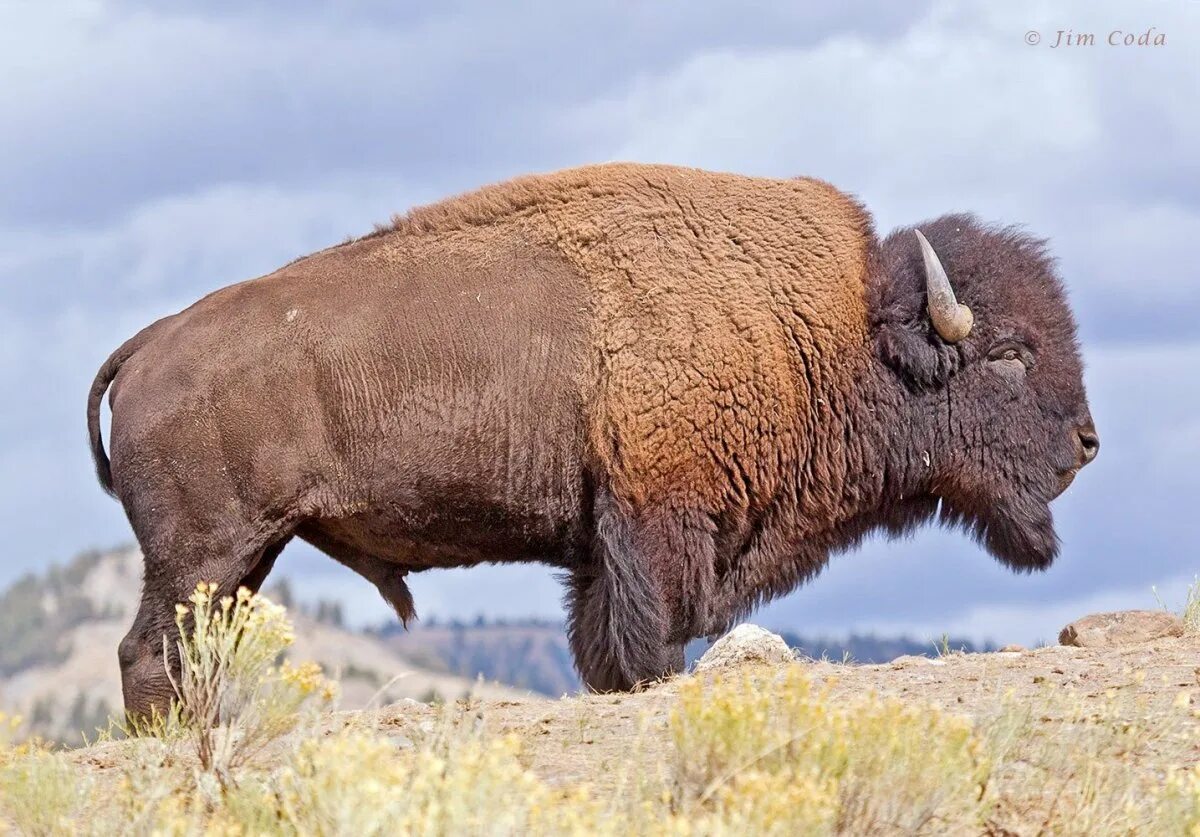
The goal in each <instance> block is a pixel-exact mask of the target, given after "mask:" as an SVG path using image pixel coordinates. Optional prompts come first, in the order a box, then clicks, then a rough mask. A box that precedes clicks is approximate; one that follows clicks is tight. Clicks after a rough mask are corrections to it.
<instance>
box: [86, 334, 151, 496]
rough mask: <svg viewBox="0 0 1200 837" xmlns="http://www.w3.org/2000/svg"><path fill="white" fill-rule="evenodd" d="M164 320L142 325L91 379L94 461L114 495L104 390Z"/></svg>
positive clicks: (90, 433) (104, 484) (89, 415)
mask: <svg viewBox="0 0 1200 837" xmlns="http://www.w3.org/2000/svg"><path fill="white" fill-rule="evenodd" d="M162 322H165V321H164V320H159V321H158V322H156V323H153V324H152V325H149V326H147V327H146V328H144V329H142V330H141V331H139V332H138V333H137V334H135V335H134V336H133V337H131V338H130V339H129V340H126V341H125V343H124V344H122V345H121V347H120V348H119V349H117V350H116V351H115V352H113V353H112V354H111V355H109V357H108V360H106V361H104V365H102V366H101V367H100V371H99V372H97V373H96V380H95V381H93V382H92V389H91V392H89V393H88V405H87V423H88V438H89V440H90V442H91V446H92V461H93V462H94V463H95V464H96V477H97V479H99V480H100V485H101V487H102V488H103V489H104V490H105V492H107V493H108V494H109V495H110V496H113V497H115V496H116V492H115V491H114V490H113V479H112V466H111V464H110V463H109V461H108V454H107V453H105V451H104V439H103V438H102V437H101V433H100V405H101V403H103V401H104V393H105V392H107V391H108V385H109V384H111V383H112V381H113V379H114V378H116V377H117V373H118V372H119V371H120V370H121V365H122V364H124V363H125V361H127V360H129V358H131V357H133V355H134V353H135V352H137V350H138V349H140V348H141V347H142V346H144V345H145V344H146V342H147V341H148V340H149V339H150V336H151V334H152V332H153V331H154V330H155V328H156V326H158V325H159V324H160V323H162Z"/></svg>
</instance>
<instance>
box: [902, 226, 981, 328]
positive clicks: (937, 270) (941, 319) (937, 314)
mask: <svg viewBox="0 0 1200 837" xmlns="http://www.w3.org/2000/svg"><path fill="white" fill-rule="evenodd" d="M913 232H915V233H916V234H917V240H918V241H920V242H921V255H922V256H924V257H925V296H926V299H927V300H928V302H929V319H931V320H933V327H934V328H935V329H937V333H938V334H939V335H941V338H942V339H943V340H945V341H946V342H947V343H957V342H958V341H959V340H962V339H963V338H964V337H966V336H967V335H968V334H970V333H971V326H972V324H973V323H974V322H975V315H974V314H972V313H971V309H970V308H968V307H967V306H965V305H962V304H960V303H959V301H958V300H957V299H956V298H955V296H954V288H952V287H950V278H949V277H948V276H946V268H944V267H942V261H941V259H939V258H938V255H937V253H935V252H934V250H933V247H932V246H931V245H930V244H929V241H928V240H927V239H926V238H925V236H923V235H922V234H921V231H920V230H913Z"/></svg>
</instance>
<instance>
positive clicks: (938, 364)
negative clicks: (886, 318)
mask: <svg viewBox="0 0 1200 837" xmlns="http://www.w3.org/2000/svg"><path fill="white" fill-rule="evenodd" d="M923 325H925V324H923ZM928 332H929V330H928V328H919V327H917V326H915V325H910V324H907V323H898V322H890V323H883V324H880V325H878V326H877V327H876V330H875V350H876V351H877V352H878V353H879V357H880V359H881V360H882V361H883V362H884V363H885V364H887V365H888V366H889V367H891V369H892V370H893V371H894V372H895V373H896V374H897V375H899V376H900V378H902V379H903V380H904V382H905V383H906V384H907V385H908V386H909V387H910V388H911V389H914V390H924V389H936V388H938V387H941V386H943V385H944V384H945V383H946V381H948V380H949V379H950V376H951V375H952V374H954V372H955V371H956V370H957V369H958V365H959V354H958V352H956V351H955V350H954V349H952V348H951V347H949V346H947V345H945V344H943V343H941V342H940V341H939V342H935V338H931V335H930V334H929V333H928Z"/></svg>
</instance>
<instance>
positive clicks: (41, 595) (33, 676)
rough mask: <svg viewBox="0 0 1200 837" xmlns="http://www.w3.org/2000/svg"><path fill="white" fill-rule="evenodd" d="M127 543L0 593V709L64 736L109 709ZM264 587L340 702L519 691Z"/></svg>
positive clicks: (113, 707)
mask: <svg viewBox="0 0 1200 837" xmlns="http://www.w3.org/2000/svg"><path fill="white" fill-rule="evenodd" d="M141 570H142V562H141V555H140V553H139V552H138V551H137V550H136V549H117V550H112V551H108V552H88V553H85V554H83V555H80V556H78V557H77V558H76V559H74V560H73V561H71V562H70V563H69V564H67V565H65V566H63V567H54V568H51V569H50V570H48V571H47V572H46V573H45V574H43V575H40V576H35V575H29V576H26V577H24V578H22V579H20V580H19V581H17V582H16V583H15V584H13V585H12V586H11V587H9V588H8V589H7V590H5V591H4V592H3V593H0V709H2V710H4V711H6V712H8V713H10V714H14V713H16V714H20V715H21V716H23V717H24V718H25V719H26V721H27V722H28V724H29V727H30V728H31V730H32V731H33V732H36V733H37V734H39V735H41V736H43V737H45V738H48V739H51V740H56V741H62V742H64V743H72V744H75V743H79V741H80V740H81V739H80V735H81V733H83V734H87V735H89V736H92V737H94V731H95V729H96V728H97V727H104V726H106V725H107V721H108V718H109V717H110V715H112V714H113V713H114V712H119V710H120V708H121V706H122V701H121V679H120V672H119V669H118V667H117V643H118V642H120V640H121V637H122V636H124V634H125V631H126V630H127V629H128V627H129V624H130V622H131V621H132V619H133V613H134V609H135V608H136V606H137V602H138V597H139V595H140V589H141ZM266 592H267V595H268V596H271V597H272V598H273V599H275V600H276V601H279V602H280V603H281V604H285V605H289V611H290V615H291V618H292V621H293V622H294V625H295V633H296V641H295V644H294V645H293V646H292V648H291V651H290V653H289V656H291V657H293V658H295V659H297V660H312V661H315V662H318V663H320V664H321V665H322V667H323V668H324V669H325V670H326V672H327V673H329V674H330V675H332V676H335V677H336V678H337V679H338V680H339V681H340V683H341V690H342V701H341V705H342V707H343V708H345V709H360V708H363V707H365V706H367V705H368V704H372V703H373V704H376V705H378V704H386V703H391V702H394V701H397V700H400V699H402V698H413V699H416V700H422V701H429V700H433V699H455V698H458V697H461V696H463V695H465V694H468V693H470V694H473V695H476V696H478V697H488V698H500V699H504V698H516V697H528V694H529V693H528V692H527V691H525V690H522V689H514V688H509V687H507V686H502V685H499V684H496V683H491V682H477V681H476V678H475V677H473V676H472V677H470V678H467V677H460V676H458V675H456V674H454V673H453V672H450V671H449V670H448V669H447V668H446V667H445V666H443V665H441V664H440V663H439V664H437V665H436V667H435V668H433V669H431V668H429V667H427V666H425V665H423V664H422V663H421V662H420V661H419V660H417V659H415V658H413V657H410V656H408V655H407V654H405V653H403V652H402V651H400V650H398V649H395V648H393V647H391V646H389V644H388V643H385V642H383V641H381V640H379V639H377V638H375V637H372V636H369V635H366V634H362V633H359V632H356V631H352V630H349V629H347V628H344V627H342V626H341V625H340V624H339V623H340V621H341V619H340V607H339V606H338V605H337V604H336V603H333V602H324V603H320V604H319V605H317V606H316V607H313V608H304V607H299V606H297V605H296V603H295V602H293V601H292V600H291V596H290V593H289V591H288V587H287V585H286V583H282V584H276V585H274V587H273V588H269V589H268V590H267V591H266Z"/></svg>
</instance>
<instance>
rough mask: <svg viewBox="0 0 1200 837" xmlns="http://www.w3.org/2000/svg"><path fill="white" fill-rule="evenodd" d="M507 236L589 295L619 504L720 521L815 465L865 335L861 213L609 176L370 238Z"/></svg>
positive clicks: (796, 191)
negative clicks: (678, 501)
mask: <svg viewBox="0 0 1200 837" xmlns="http://www.w3.org/2000/svg"><path fill="white" fill-rule="evenodd" d="M513 234H517V235H520V236H522V237H524V238H526V239H528V240H532V241H536V242H538V243H540V244H549V245H552V246H553V247H555V248H557V249H558V251H560V252H561V253H562V254H563V255H564V256H565V257H566V258H567V259H568V260H569V261H570V263H571V264H572V265H573V266H574V267H575V269H576V270H577V271H578V272H579V273H580V275H581V276H582V277H583V278H584V280H585V282H586V284H587V286H588V288H589V296H590V299H589V304H590V306H591V315H592V335H593V342H594V346H595V348H596V350H597V351H596V352H595V356H596V358H597V360H598V368H596V369H594V370H592V371H593V372H594V377H592V376H588V377H590V378H592V379H591V380H587V381H585V382H584V386H585V388H586V390H587V392H588V394H589V395H590V396H592V397H594V399H595V400H594V402H593V406H594V407H595V409H594V410H593V411H592V412H591V425H592V435H593V443H594V446H595V448H596V449H597V451H598V452H599V453H600V454H601V455H602V456H604V457H605V458H606V459H608V460H609V461H608V462H607V463H606V464H607V465H609V467H610V469H611V471H610V473H611V474H612V478H613V481H614V487H616V488H618V490H619V491H621V493H625V494H627V495H631V499H634V500H640V499H642V498H645V497H647V496H659V497H661V495H662V494H663V493H670V492H675V491H679V490H681V488H682V487H688V490H689V491H690V492H694V491H696V490H700V491H702V492H703V491H708V492H711V495H712V496H707V497H704V498H697V497H695V496H691V497H689V498H688V499H689V501H690V502H695V501H696V500H697V499H700V500H701V501H702V504H703V505H705V506H710V507H711V508H713V509H717V508H720V507H722V506H723V505H725V502H726V500H727V499H728V498H726V497H722V496H717V495H720V494H725V493H727V492H728V491H729V490H735V491H741V492H748V493H750V494H754V495H759V496H764V497H765V496H769V495H770V494H772V493H773V492H774V490H775V489H776V488H777V487H778V482H779V479H780V478H781V474H780V473H779V472H778V471H779V468H778V466H779V465H780V458H781V456H782V457H784V458H785V459H786V460H790V461H791V462H797V461H801V460H802V459H804V458H805V457H807V456H808V454H810V453H811V452H812V451H811V450H809V445H810V444H811V439H810V438H806V437H808V436H809V434H808V432H807V431H808V430H810V429H813V424H814V423H815V421H816V417H815V416H814V415H812V413H813V406H814V404H816V403H817V399H818V398H819V397H820V396H821V394H822V393H825V392H827V391H828V390H829V389H830V388H831V386H832V388H833V389H837V388H838V387H837V385H836V382H835V381H834V380H832V378H833V376H835V375H844V373H845V370H844V369H842V368H840V367H841V364H838V363H836V362H835V360H836V359H837V355H838V354H839V347H842V346H862V345H863V343H864V342H865V340H866V337H867V315H866V303H865V283H866V272H867V261H868V251H869V247H870V245H871V243H872V242H873V240H874V237H873V230H872V223H871V219H870V216H869V215H868V214H867V212H866V211H865V210H864V209H863V207H862V206H861V205H860V204H858V203H857V202H856V201H855V200H854V199H852V198H851V197H849V196H847V195H846V194H845V193H843V192H841V191H839V190H837V189H836V188H834V187H833V186H831V185H829V184H828V183H825V182H824V181H821V180H816V179H811V178H797V179H792V180H774V179H767V178H754V177H745V176H741V175H734V174H722V173H715V172H709V171H703V170H700V169H690V168H679V167H674V166H665V165H641V164H630V163H610V164H604V165H596V166H586V167H582V168H576V169H568V170H565V171H559V172H555V173H552V174H547V175H534V176H527V177H521V178H517V179H515V180H511V181H508V182H506V183H501V184H498V185H494V186H488V187H485V188H483V189H479V190H477V191H474V192H470V193H468V194H465V195H460V196H457V197H454V198H450V199H448V200H444V201H441V202H438V203H435V204H432V205H429V206H424V207H419V208H417V209H414V210H412V211H410V212H408V213H407V214H405V215H402V216H397V217H396V218H394V219H393V221H392V223H391V225H390V226H387V227H381V228H379V229H378V230H377V232H376V233H375V234H374V235H375V236H380V237H388V238H390V239H391V240H390V241H388V242H387V244H385V246H388V245H391V246H395V247H397V248H400V249H404V250H408V249H409V248H411V247H418V248H419V247H420V243H419V241H417V240H413V239H419V238H421V237H423V236H427V235H436V236H438V237H445V236H447V235H450V236H454V235H462V236H465V237H469V238H472V239H479V242H478V243H479V244H482V245H485V246H486V244H487V241H488V239H493V238H495V239H496V240H499V239H500V238H502V237H508V236H511V235H513ZM404 239H408V241H404ZM843 360H844V358H843ZM664 383H666V384H667V386H666V389H665V390H664ZM832 395H833V396H834V397H836V393H832ZM731 469H733V470H734V471H736V472H740V473H741V481H743V482H745V483H747V484H745V485H741V486H736V485H734V486H731V485H730V480H729V474H730V472H731ZM747 499H749V498H747V497H743V498H742V501H743V502H745V501H746V500H747Z"/></svg>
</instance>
